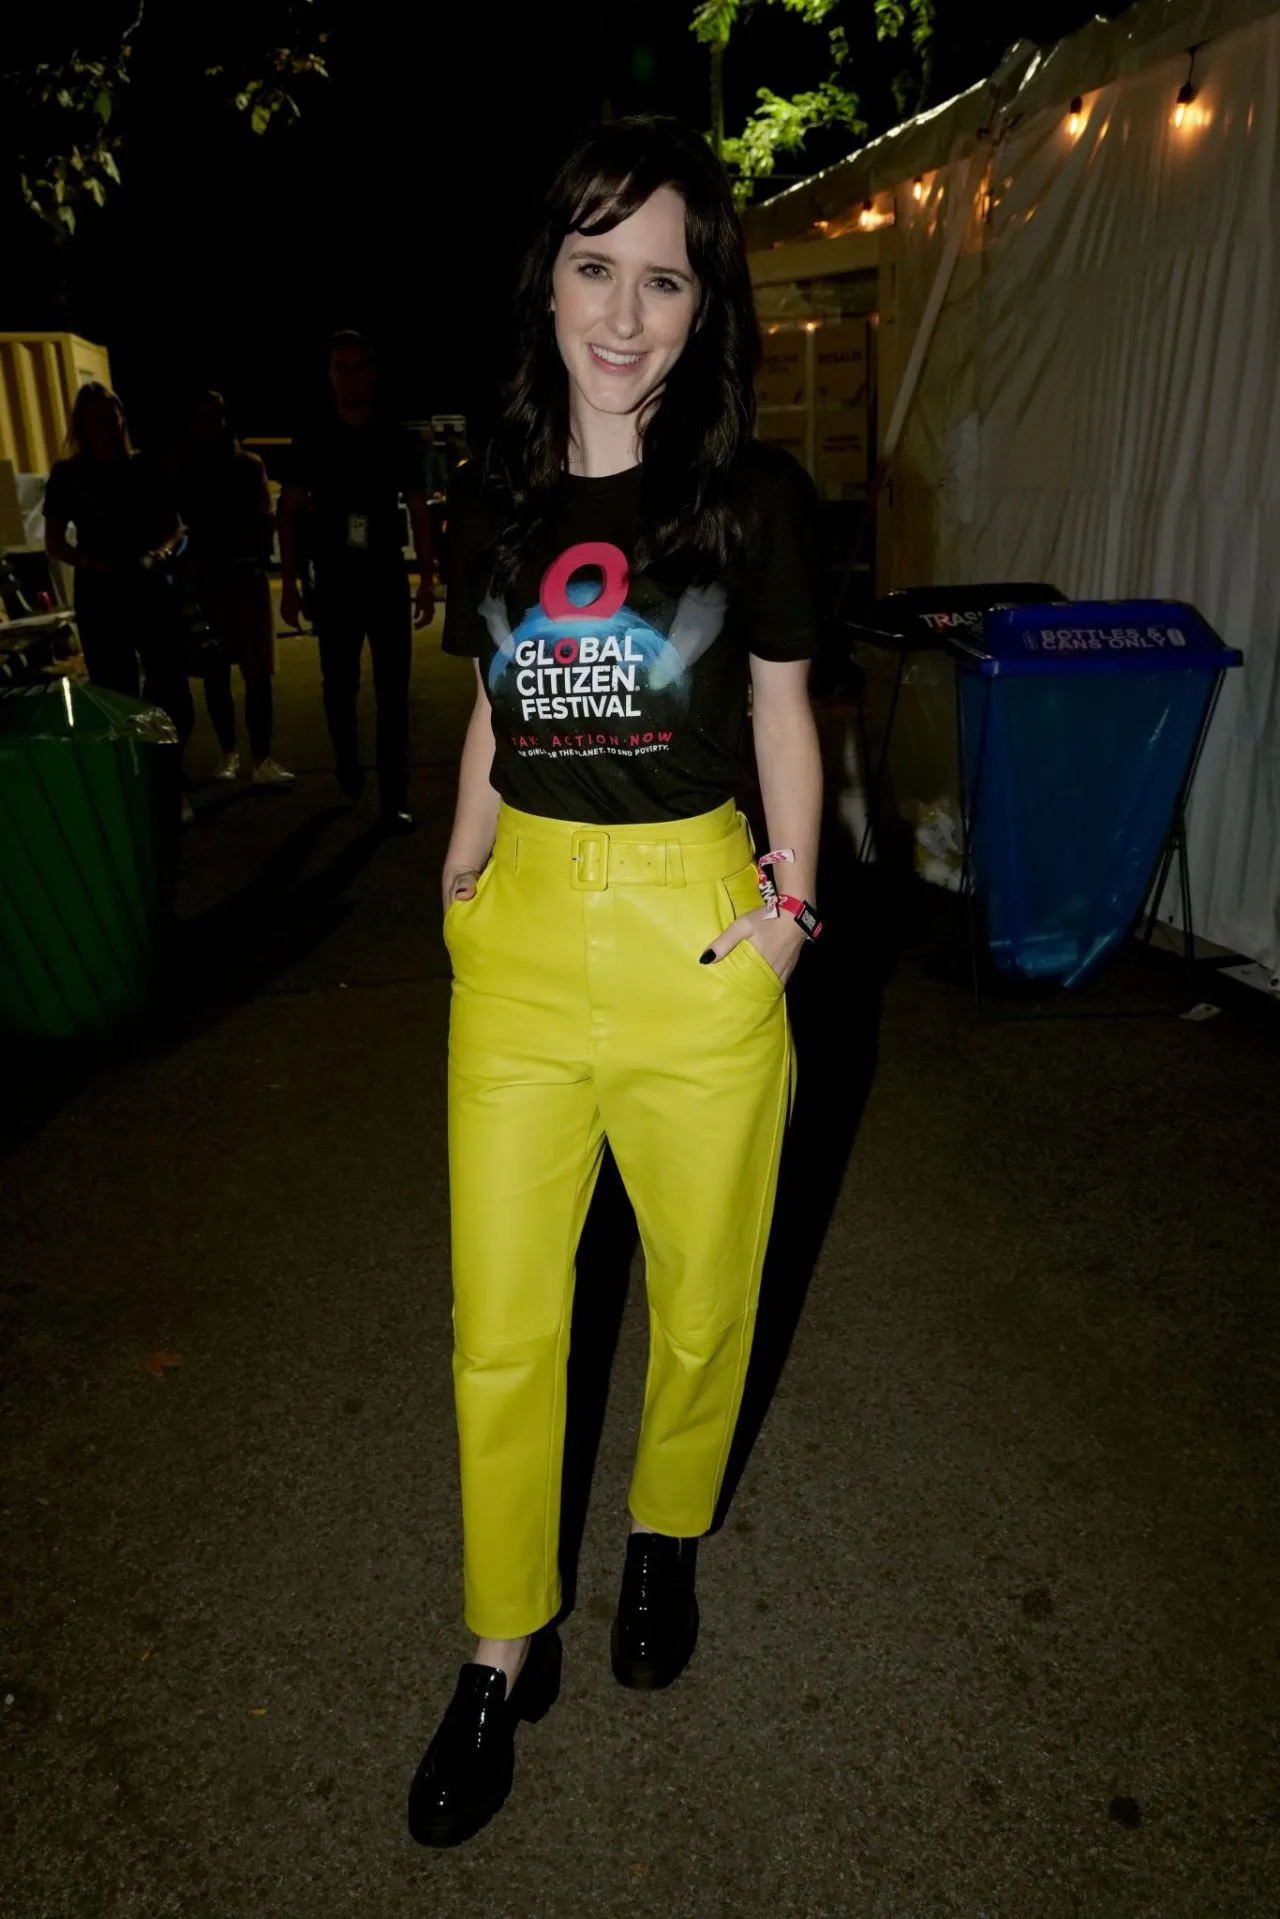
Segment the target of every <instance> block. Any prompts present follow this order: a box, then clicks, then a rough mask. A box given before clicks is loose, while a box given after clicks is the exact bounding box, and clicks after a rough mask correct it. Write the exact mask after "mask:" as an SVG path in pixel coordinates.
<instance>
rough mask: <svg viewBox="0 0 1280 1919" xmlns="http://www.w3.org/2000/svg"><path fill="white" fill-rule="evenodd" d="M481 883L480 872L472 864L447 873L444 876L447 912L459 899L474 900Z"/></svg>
mask: <svg viewBox="0 0 1280 1919" xmlns="http://www.w3.org/2000/svg"><path fill="white" fill-rule="evenodd" d="M479 883H480V875H479V873H477V872H476V871H475V870H474V868H472V867H470V866H463V867H459V868H458V870H457V871H456V872H452V873H446V874H445V876H444V910H445V912H446V913H447V912H448V910H449V908H450V907H451V906H453V905H454V904H456V902H457V901H458V900H473V899H474V898H475V896H476V887H477V886H478V885H479Z"/></svg>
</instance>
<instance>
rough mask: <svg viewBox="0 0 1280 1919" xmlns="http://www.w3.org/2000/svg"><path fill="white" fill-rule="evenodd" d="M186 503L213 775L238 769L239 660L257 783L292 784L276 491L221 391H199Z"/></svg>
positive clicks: (187, 446)
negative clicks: (274, 523)
mask: <svg viewBox="0 0 1280 1919" xmlns="http://www.w3.org/2000/svg"><path fill="white" fill-rule="evenodd" d="M173 482H174V492H175V497H176V499H177V503H178V510H179V512H180V513H181V515H182V518H183V522H184V524H185V525H186V528H187V532H188V536H189V546H188V550H187V556H186V558H187V566H188V576H189V578H190V582H191V587H192V590H193V592H194V593H195V596H196V598H197V599H198V600H199V602H200V605H201V607H202V609H203V611H204V615H205V618H206V619H207V620H208V622H209V625H210V627H211V629H212V631H213V634H214V637H215V638H216V640H217V642H218V650H217V652H216V654H214V655H213V656H212V657H211V658H210V659H207V660H206V662H205V666H204V697H205V703H206V705H207V706H208V709H209V718H210V720H211V721H212V722H213V730H214V732H215V733H216V734H217V736H218V745H219V746H220V747H221V749H222V762H221V764H220V766H219V768H218V771H217V773H216V774H215V775H214V777H215V779H219V780H234V779H236V778H237V776H238V775H239V772H240V753H239V750H238V748H237V746H236V709H235V701H234V699H233V698H232V693H231V668H232V666H233V665H234V666H238V667H239V669H240V676H241V678H242V679H243V681H244V712H245V725H246V728H247V730H248V734H249V751H250V753H251V754H252V756H253V784H254V786H259V787H286V786H292V784H293V774H292V773H287V772H286V771H285V769H284V767H282V766H281V765H280V764H279V763H278V761H276V760H274V759H273V758H272V757H271V731H272V723H273V717H274V715H273V701H272V688H271V680H272V675H273V674H274V672H275V666H276V658H275V618H274V615H273V613H272V608H271V583H270V581H269V580H268V578H267V559H268V556H269V554H270V551H271V517H272V516H271V495H270V492H269V490H268V487H267V475H266V469H265V467H264V466H263V464H262V461H261V460H260V459H259V458H258V457H257V455H256V454H254V453H247V452H246V451H245V450H244V448H243V447H242V446H241V445H240V442H239V441H238V440H237V439H236V436H235V434H234V432H233V431H232V429H231V423H230V421H229V420H228V418H227V405H226V401H225V400H224V399H223V397H222V395H221V394H220V393H215V392H213V391H208V392H205V393H202V394H201V395H200V396H199V398H198V399H197V400H196V403H195V405H194V406H193V407H192V409H191V411H190V414H189V415H188V418H187V424H186V432H185V435H184V438H183V443H182V446H181V448H180V451H179V454H178V458H177V460H176V461H175V464H174V470H173Z"/></svg>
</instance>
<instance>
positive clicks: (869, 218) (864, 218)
mask: <svg viewBox="0 0 1280 1919" xmlns="http://www.w3.org/2000/svg"><path fill="white" fill-rule="evenodd" d="M874 221H875V210H874V208H873V207H872V205H871V202H870V200H864V201H863V202H862V211H861V213H860V214H859V215H858V225H859V226H860V227H869V226H871V225H873V224H874Z"/></svg>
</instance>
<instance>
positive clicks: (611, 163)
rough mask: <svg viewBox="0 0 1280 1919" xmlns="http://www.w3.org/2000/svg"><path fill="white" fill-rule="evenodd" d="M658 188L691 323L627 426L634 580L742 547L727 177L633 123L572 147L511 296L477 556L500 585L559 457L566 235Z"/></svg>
mask: <svg viewBox="0 0 1280 1919" xmlns="http://www.w3.org/2000/svg"><path fill="white" fill-rule="evenodd" d="M659 187H671V188H673V189H674V190H675V191H676V192H677V193H678V194H679V195H680V197H681V199H682V200H683V201H684V206H685V245H686V248H687V250H688V254H689V264H690V266H691V267H692V268H693V272H694V274H695V276H696V277H697V282H698V289H699V299H698V310H697V314H696V317H695V319H694V324H693V327H692V329H691V331H690V334H689V338H688V340H687V342H686V343H685V347H684V350H683V352H682V353H681V355H680V358H679V359H678V360H677V361H676V363H675V365H674V366H673V367H672V369H671V371H670V373H669V374H668V375H667V378H666V381H665V383H664V385H663V387H662V388H661V390H660V392H659V394H658V395H657V396H656V398H655V400H654V401H651V402H650V403H649V404H648V406H647V408H646V412H645V414H644V415H643V417H642V419H641V421H640V427H641V431H642V433H643V446H644V458H643V462H642V466H641V479H640V514H641V530H640V539H639V542H638V545H637V548H636V551H635V553H634V555H633V562H634V564H635V566H636V568H637V570H639V569H640V568H642V567H645V566H652V565H656V564H658V563H660V562H662V561H665V560H670V559H673V558H675V557H677V556H679V558H680V560H681V562H682V564H683V566H684V567H685V569H686V570H687V571H688V572H689V574H690V576H691V577H702V578H712V577H715V576H716V575H718V574H720V573H723V572H724V570H725V569H726V567H727V566H728V565H729V564H730V563H731V562H732V560H733V559H734V557H735V556H736V554H737V552H738V550H739V548H740V546H741V544H742V538H743V535H742V528H741V525H740V523H739V520H738V516H737V514H736V513H735V511H734V508H733V504H732V498H731V491H730V477H731V474H732V470H733V467H734V465H735V462H736V461H737V459H738V456H739V455H740V454H741V452H742V450H743V448H744V446H745V445H746V444H747V442H748V441H749V440H750V438H751V434H752V429H753V427H754V424H755V393H754V384H753V383H754V379H755V372H756V367H757V365H758V363H759V358H760V329H759V326H758V324H757V322H756V315H755V306H754V303H753V301H752V297H751V281H750V277H749V275H748V272H747V257H746V251H745V248H744V245H743V238H742V227H741V225H740V223H739V220H738V215H737V212H736V210H735V208H734V204H733V195H732V192H731V190H730V186H729V180H728V176H727V175H726V173H725V170H724V168H723V167H722V166H721V164H720V162H719V161H718V160H717V159H716V157H715V155H714V154H713V153H712V151H711V149H710V147H709V146H708V145H707V143H706V141H705V140H704V139H703V138H702V137H701V135H700V134H697V133H692V132H690V131H689V130H688V129H687V128H685V127H683V126H681V125H680V123H679V121H677V120H671V119H660V118H656V117H651V116H648V115H640V114H637V115H635V116H633V117H632V118H629V119H626V120H617V121H614V122H612V123H611V124H610V125H607V126H603V127H600V128H598V129H596V131H594V132H593V133H590V134H588V135H587V136H586V138H585V139H583V140H582V141H581V142H580V143H579V145H578V146H577V147H576V148H575V150H574V151H573V153H571V154H570V156H569V158H568V160H566V162H565V164H564V166H563V167H562V168H561V169H560V172H559V173H558V174H557V176H556V179H555V181H554V183H553V185H552V187H551V190H550V192H549V193H548V195H547V199H546V202H545V206H544V209H543V220H542V226H541V229H540V231H539V233H538V236H537V238H536V239H535V241H534V243H533V245H532V246H531V248H530V249H529V252H528V255H527V256H526V258H525V262H524V266H523V268H522V269H521V273H520V277H519V280H518V283H517V288H516V325H517V329H518V346H517V360H516V370H515V374H514V376H513V377H512V379H511V381H510V382H509V384H508V386H507V389H506V404H505V407H504V411H503V416H502V423H501V425H500V427H499V430H498V433H497V436H496V438H495V441H494V445H493V447H492V449H491V452H490V457H489V463H488V476H487V477H488V479H489V481H490V483H491V484H492V486H493V488H494V491H495V492H496V493H497V494H498V495H499V497H500V498H502V497H504V496H505V501H506V504H507V507H508V511H509V518H508V521H507V524H506V525H505V526H504V527H503V530H502V532H501V533H500V534H499V536H498V538H497V539H496V540H495V541H494V543H493V546H492V548H491V550H490V555H489V558H490V564H491V567H492V573H493V580H494V584H495V585H496V586H497V587H498V588H499V589H502V588H503V587H505V586H508V585H510V584H511V582H512V580H513V579H514V578H515V575H516V574H517V572H518V571H519V568H520V564H521V561H522V559H523V557H524V555H525V553H526V552H527V551H528V549H529V547H530V545H531V544H532V542H533V541H534V540H535V538H536V537H537V534H538V530H539V528H540V527H541V526H542V525H543V524H544V522H545V520H546V518H547V515H548V513H549V511H550V509H551V507H552V504H553V501H554V498H555V494H556V490H557V488H558V487H559V484H560V480H561V476H562V475H563V474H564V472H565V470H566V467H567V464H568V455H569V378H568V374H567V373H566V371H565V366H564V362H563V360H562V359H561V357H560V349H559V347H558V346H557V344H556V336H555V319H554V316H553V314H552V311H551V297H552V272H553V269H554V267H555V263H556V258H557V256H558V254H559V252H560V248H561V245H562V243H563V242H564V240H565V238H566V236H567V235H568V234H570V233H584V234H598V233H608V232H609V231H610V230H611V229H612V228H613V227H616V226H620V225H621V223H622V222H623V221H624V220H627V219H630V217H631V215H632V214H633V213H636V212H638V210H639V209H640V208H641V207H642V206H643V205H644V203H645V201H646V200H648V199H649V197H650V195H651V194H653V193H656V192H657V190H658V189H659Z"/></svg>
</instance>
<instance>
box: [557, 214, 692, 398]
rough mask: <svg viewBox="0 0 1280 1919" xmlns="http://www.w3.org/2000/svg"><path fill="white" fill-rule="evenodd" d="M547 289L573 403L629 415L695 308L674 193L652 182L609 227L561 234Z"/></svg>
mask: <svg viewBox="0 0 1280 1919" xmlns="http://www.w3.org/2000/svg"><path fill="white" fill-rule="evenodd" d="M551 287H552V311H553V312H554V315H555V326H556V344H557V345H558V346H559V348H560V355H561V358H562V359H563V361H564V363H565V366H566V368H567V369H568V373H569V381H570V385H571V387H572V388H573V390H574V394H575V397H576V399H577V400H578V401H579V402H580V403H581V404H583V405H586V406H587V407H590V408H592V409H593V410H594V411H596V412H598V413H609V414H619V413H634V412H636V411H637V409H638V408H640V407H642V406H643V405H644V403H645V401H646V400H648V399H649V398H650V396H651V395H652V394H654V393H656V392H657V391H658V389H659V388H660V387H661V386H662V384H663V382H664V381H665V379H666V378H667V375H668V374H669V373H670V371H671V369H672V367H673V366H674V365H675V363H676V361H677V360H678V359H679V358H680V355H681V353H682V352H683V351H684V347H685V342H686V341H687V340H688V338H689V334H690V332H691V330H692V328H693V323H694V318H695V316H696V314H697V311H698V293H699V289H698V283H697V281H696V279H695V278H694V274H693V269H692V267H691V266H690V265H689V256H688V253H687V251H686V249H685V238H684V201H683V200H682V199H681V197H680V195H679V194H678V193H677V192H676V191H675V189H674V188H673V187H659V188H658V190H657V192H656V193H653V194H651V195H650V197H649V198H648V199H647V200H646V201H645V203H644V205H643V206H642V207H640V208H639V209H638V210H637V211H636V212H635V213H633V214H632V215H631V217H630V218H629V219H627V220H623V221H622V222H621V223H620V225H618V226H616V227H613V228H611V229H610V231H609V232H608V233H596V234H588V233H571V234H569V235H568V237H567V238H566V240H565V241H564V243H563V245H562V246H561V248H560V251H559V253H558V255H557V256H556V263H555V268H554V270H553V272H552V278H551Z"/></svg>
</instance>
